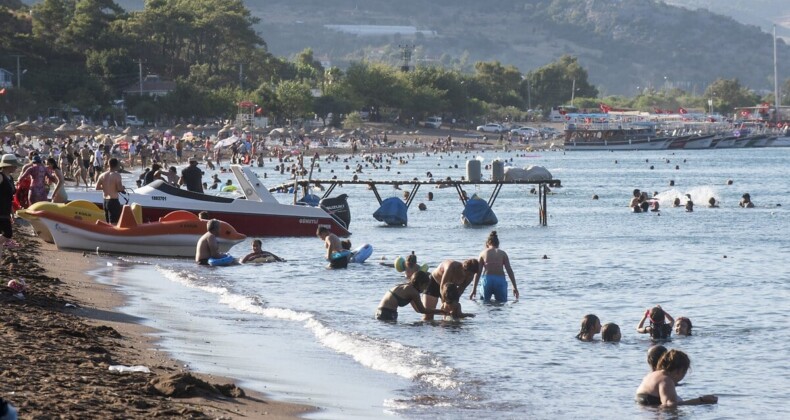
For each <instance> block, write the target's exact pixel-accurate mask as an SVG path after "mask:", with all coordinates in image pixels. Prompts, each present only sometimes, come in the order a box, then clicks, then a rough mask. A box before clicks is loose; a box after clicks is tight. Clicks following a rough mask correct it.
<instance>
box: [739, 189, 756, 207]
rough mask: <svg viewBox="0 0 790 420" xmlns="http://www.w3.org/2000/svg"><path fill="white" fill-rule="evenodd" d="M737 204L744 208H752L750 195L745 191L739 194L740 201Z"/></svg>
mask: <svg viewBox="0 0 790 420" xmlns="http://www.w3.org/2000/svg"><path fill="white" fill-rule="evenodd" d="M738 205H739V206H741V207H743V208H745V209H751V208H754V203H752V196H751V195H749V193H745V194H744V195H742V196H741V201H740V202H739V203H738Z"/></svg>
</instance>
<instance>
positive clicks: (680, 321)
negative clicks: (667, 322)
mask: <svg viewBox="0 0 790 420" xmlns="http://www.w3.org/2000/svg"><path fill="white" fill-rule="evenodd" d="M691 327H692V325H691V320H690V319H688V318H686V317H685V316H679V317H677V319H675V335H691Z"/></svg>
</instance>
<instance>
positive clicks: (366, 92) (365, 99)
mask: <svg viewBox="0 0 790 420" xmlns="http://www.w3.org/2000/svg"><path fill="white" fill-rule="evenodd" d="M345 83H346V84H347V87H348V89H349V93H350V95H351V98H353V101H354V103H355V106H356V107H370V108H373V112H372V119H374V120H375V119H376V118H377V117H376V115H378V113H379V109H380V108H382V107H389V108H396V109H400V108H401V107H402V106H403V104H404V103H405V100H406V97H405V96H406V95H405V91H406V89H405V86H404V84H403V81H402V79H401V78H399V77H398V76H397V71H396V70H395V68H394V67H392V66H388V65H385V64H379V63H366V62H358V63H353V64H351V66H350V67H349V68H348V70H347V71H346V77H345Z"/></svg>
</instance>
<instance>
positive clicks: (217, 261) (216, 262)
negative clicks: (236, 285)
mask: <svg viewBox="0 0 790 420" xmlns="http://www.w3.org/2000/svg"><path fill="white" fill-rule="evenodd" d="M235 261H236V259H235V258H233V255H230V254H222V256H221V257H219V258H209V259H208V265H211V266H223V265H231V264H233V263H234V262H235Z"/></svg>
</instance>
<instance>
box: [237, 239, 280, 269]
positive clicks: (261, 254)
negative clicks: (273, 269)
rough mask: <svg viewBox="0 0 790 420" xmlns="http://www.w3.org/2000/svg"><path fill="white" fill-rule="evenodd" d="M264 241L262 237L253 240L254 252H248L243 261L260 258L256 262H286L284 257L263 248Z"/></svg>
mask: <svg viewBox="0 0 790 420" xmlns="http://www.w3.org/2000/svg"><path fill="white" fill-rule="evenodd" d="M262 245H263V242H261V240H260V239H256V240H254V241H252V252H250V253H249V254H247V255H246V256H245V257H244V258H242V260H241V262H242V264H243V263H246V262H250V261H251V260H259V259H260V260H259V261H255V262H285V260H284V259H282V258H280V257H278V256H276V255H274V254H272V253H271V252H269V251H264V250H262V249H261V246H262Z"/></svg>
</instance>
